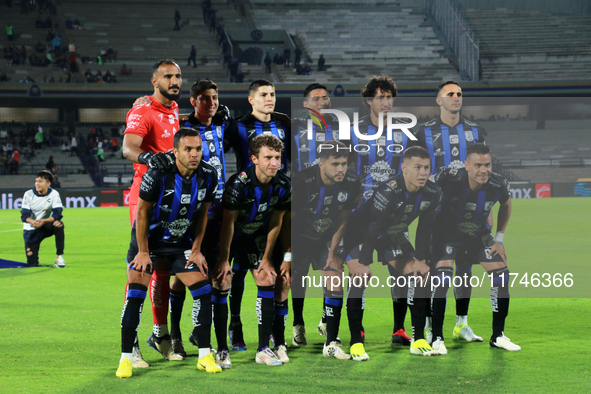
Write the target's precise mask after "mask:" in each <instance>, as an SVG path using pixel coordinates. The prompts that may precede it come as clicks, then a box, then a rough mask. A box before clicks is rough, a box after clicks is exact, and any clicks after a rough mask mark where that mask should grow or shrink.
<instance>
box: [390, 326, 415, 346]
mask: <svg viewBox="0 0 591 394" xmlns="http://www.w3.org/2000/svg"><path fill="white" fill-rule="evenodd" d="M410 342H411V340H410V337H409V336H408V335H406V331H404V328H401V329H400V330H398V331H396V332H395V333H393V334H392V343H398V344H400V345H402V346H409V345H410Z"/></svg>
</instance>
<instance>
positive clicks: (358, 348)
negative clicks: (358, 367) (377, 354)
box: [349, 342, 369, 361]
mask: <svg viewBox="0 0 591 394" xmlns="http://www.w3.org/2000/svg"><path fill="white" fill-rule="evenodd" d="M349 352H350V353H351V358H353V360H355V361H367V360H369V356H368V355H367V353H365V348H364V347H363V344H362V343H361V342H358V343H355V344H354V345H353V346H351V349H349Z"/></svg>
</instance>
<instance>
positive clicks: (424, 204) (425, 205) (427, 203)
mask: <svg viewBox="0 0 591 394" xmlns="http://www.w3.org/2000/svg"><path fill="white" fill-rule="evenodd" d="M429 205H431V201H421V205H420V206H419V210H421V211H424V210H425V209H427V208H429Z"/></svg>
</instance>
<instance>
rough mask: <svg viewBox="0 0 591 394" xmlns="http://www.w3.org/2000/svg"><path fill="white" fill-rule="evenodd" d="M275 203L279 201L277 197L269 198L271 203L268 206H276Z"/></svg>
mask: <svg viewBox="0 0 591 394" xmlns="http://www.w3.org/2000/svg"><path fill="white" fill-rule="evenodd" d="M277 201H279V197H271V202H270V204H271V205H275V204H277Z"/></svg>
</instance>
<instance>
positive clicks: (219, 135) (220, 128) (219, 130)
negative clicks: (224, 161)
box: [215, 126, 222, 139]
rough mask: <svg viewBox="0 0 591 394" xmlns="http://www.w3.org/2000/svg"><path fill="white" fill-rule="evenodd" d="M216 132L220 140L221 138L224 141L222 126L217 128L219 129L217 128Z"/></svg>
mask: <svg viewBox="0 0 591 394" xmlns="http://www.w3.org/2000/svg"><path fill="white" fill-rule="evenodd" d="M215 130H216V132H217V134H218V138H219V139H222V126H217V127H216V128H215Z"/></svg>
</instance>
